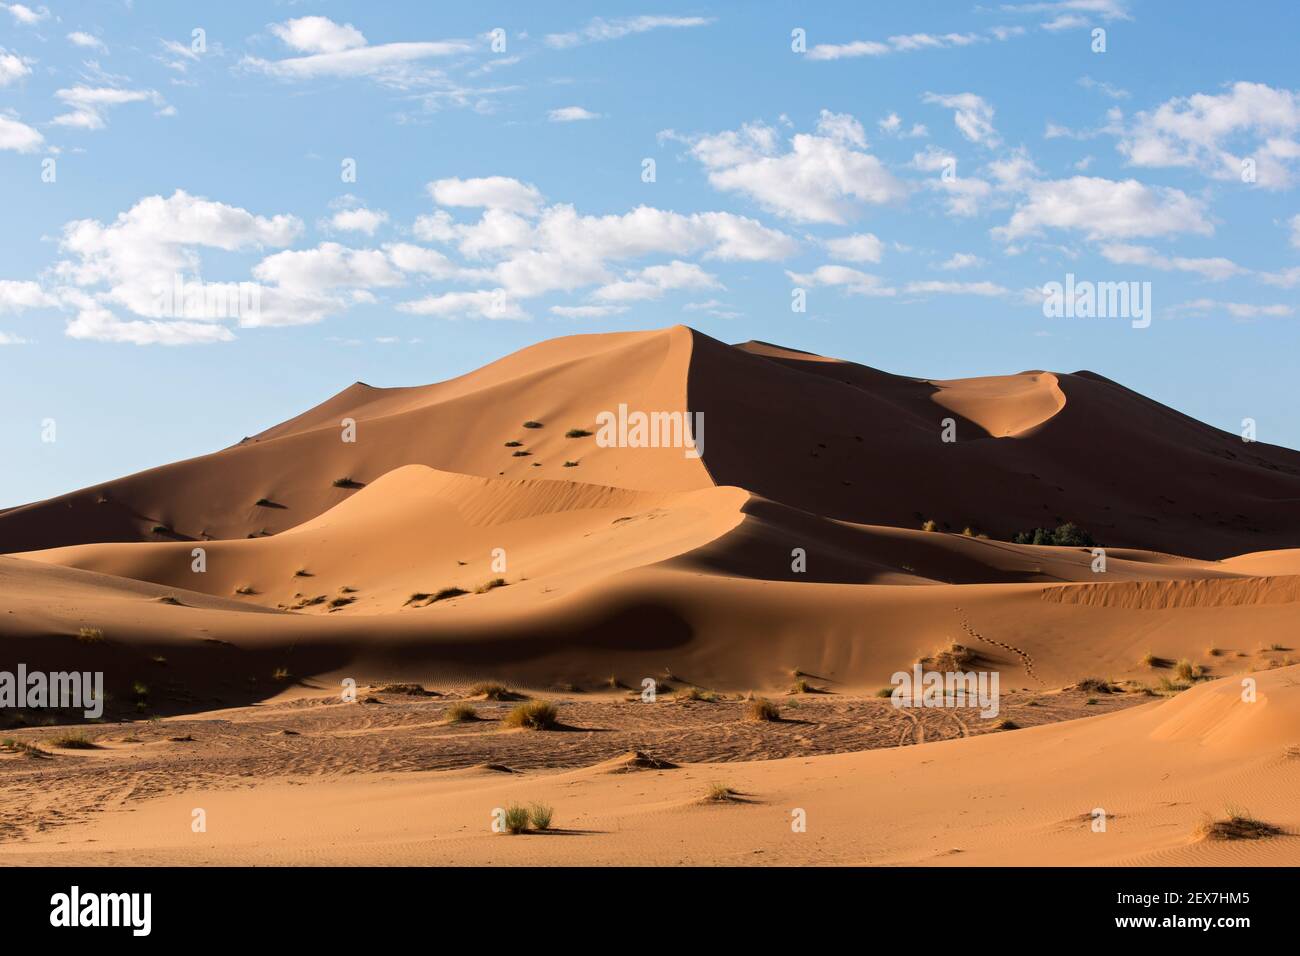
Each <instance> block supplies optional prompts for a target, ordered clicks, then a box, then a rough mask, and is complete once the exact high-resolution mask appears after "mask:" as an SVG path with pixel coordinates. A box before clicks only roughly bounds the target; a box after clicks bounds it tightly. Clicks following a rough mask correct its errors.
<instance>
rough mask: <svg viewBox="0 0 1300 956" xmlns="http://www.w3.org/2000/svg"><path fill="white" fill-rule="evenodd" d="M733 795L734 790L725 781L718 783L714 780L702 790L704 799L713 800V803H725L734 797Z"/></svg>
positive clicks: (734, 793)
mask: <svg viewBox="0 0 1300 956" xmlns="http://www.w3.org/2000/svg"><path fill="white" fill-rule="evenodd" d="M735 795H736V791H734V790H732V789H731V788H730V787H728V786H727V785H726V784H725V783H718V782H716V781H715V782H714V783H711V784H709V788H708V789H707V790H706V791H705V792H704V799H705V800H710V801H713V802H714V803H725V802H726V801H728V800H731V799H732V798H734V797H735Z"/></svg>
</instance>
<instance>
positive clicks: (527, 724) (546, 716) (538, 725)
mask: <svg viewBox="0 0 1300 956" xmlns="http://www.w3.org/2000/svg"><path fill="white" fill-rule="evenodd" d="M559 716H560V711H559V709H558V708H557V707H556V706H555V705H554V704H552V703H551V702H550V701H549V700H530V701H528V702H527V703H523V704H520V705H519V706H518V707H516V708H515V709H514V710H512V711H510V713H508V714H506V716H505V720H504V721H503V723H504V724H505V726H507V727H523V728H524V729H525V730H553V729H554V728H555V726H556V725H557V724H558V722H559Z"/></svg>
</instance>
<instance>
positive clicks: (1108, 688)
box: [1079, 677, 1119, 694]
mask: <svg viewBox="0 0 1300 956" xmlns="http://www.w3.org/2000/svg"><path fill="white" fill-rule="evenodd" d="M1079 690H1084V691H1095V692H1096V693H1099V694H1114V693H1118V691H1119V688H1118V687H1116V686H1115V685H1114V684H1112V683H1111V682H1110V681H1108V680H1105V679H1103V678H1101V677H1085V678H1084V679H1083V680H1081V681H1079Z"/></svg>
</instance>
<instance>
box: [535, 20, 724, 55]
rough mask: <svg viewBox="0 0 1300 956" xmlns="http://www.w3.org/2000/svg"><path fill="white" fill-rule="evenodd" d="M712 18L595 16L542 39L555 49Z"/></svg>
mask: <svg viewBox="0 0 1300 956" xmlns="http://www.w3.org/2000/svg"><path fill="white" fill-rule="evenodd" d="M712 22H713V17H659V16H641V17H626V18H623V19H617V20H605V19H602V18H600V17H595V18H593V19H592V20H591V22H590V23H588V24H587V25H586V26H585V27H583V28H582V29H580V30H574V31H572V32H569V33H549V34H547V35H546V38H545V41H544V42H545V43H546V45H547V46H550V47H554V48H555V49H566V48H568V47H573V46H579V45H581V44H584V43H599V42H601V41H604V40H618V39H621V38H623V37H626V36H632V35H633V34H637V33H646V32H648V31H650V30H659V29H664V28H677V29H680V28H683V27H703V26H708V25H709V24H710V23H712Z"/></svg>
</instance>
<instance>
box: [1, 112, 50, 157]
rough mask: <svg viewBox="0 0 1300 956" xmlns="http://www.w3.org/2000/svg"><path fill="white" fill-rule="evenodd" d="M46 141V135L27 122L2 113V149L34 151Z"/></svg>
mask: <svg viewBox="0 0 1300 956" xmlns="http://www.w3.org/2000/svg"><path fill="white" fill-rule="evenodd" d="M44 142H45V137H44V136H42V135H41V134H40V133H39V132H37V131H36V130H34V129H32V127H30V126H28V125H27V124H26V123H23V122H20V121H18V120H16V119H13V118H11V117H8V116H4V115H2V114H0V149H9V150H13V151H14V152H16V153H34V152H36V150H38V149H40V148H41V145H42V144H43V143H44Z"/></svg>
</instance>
